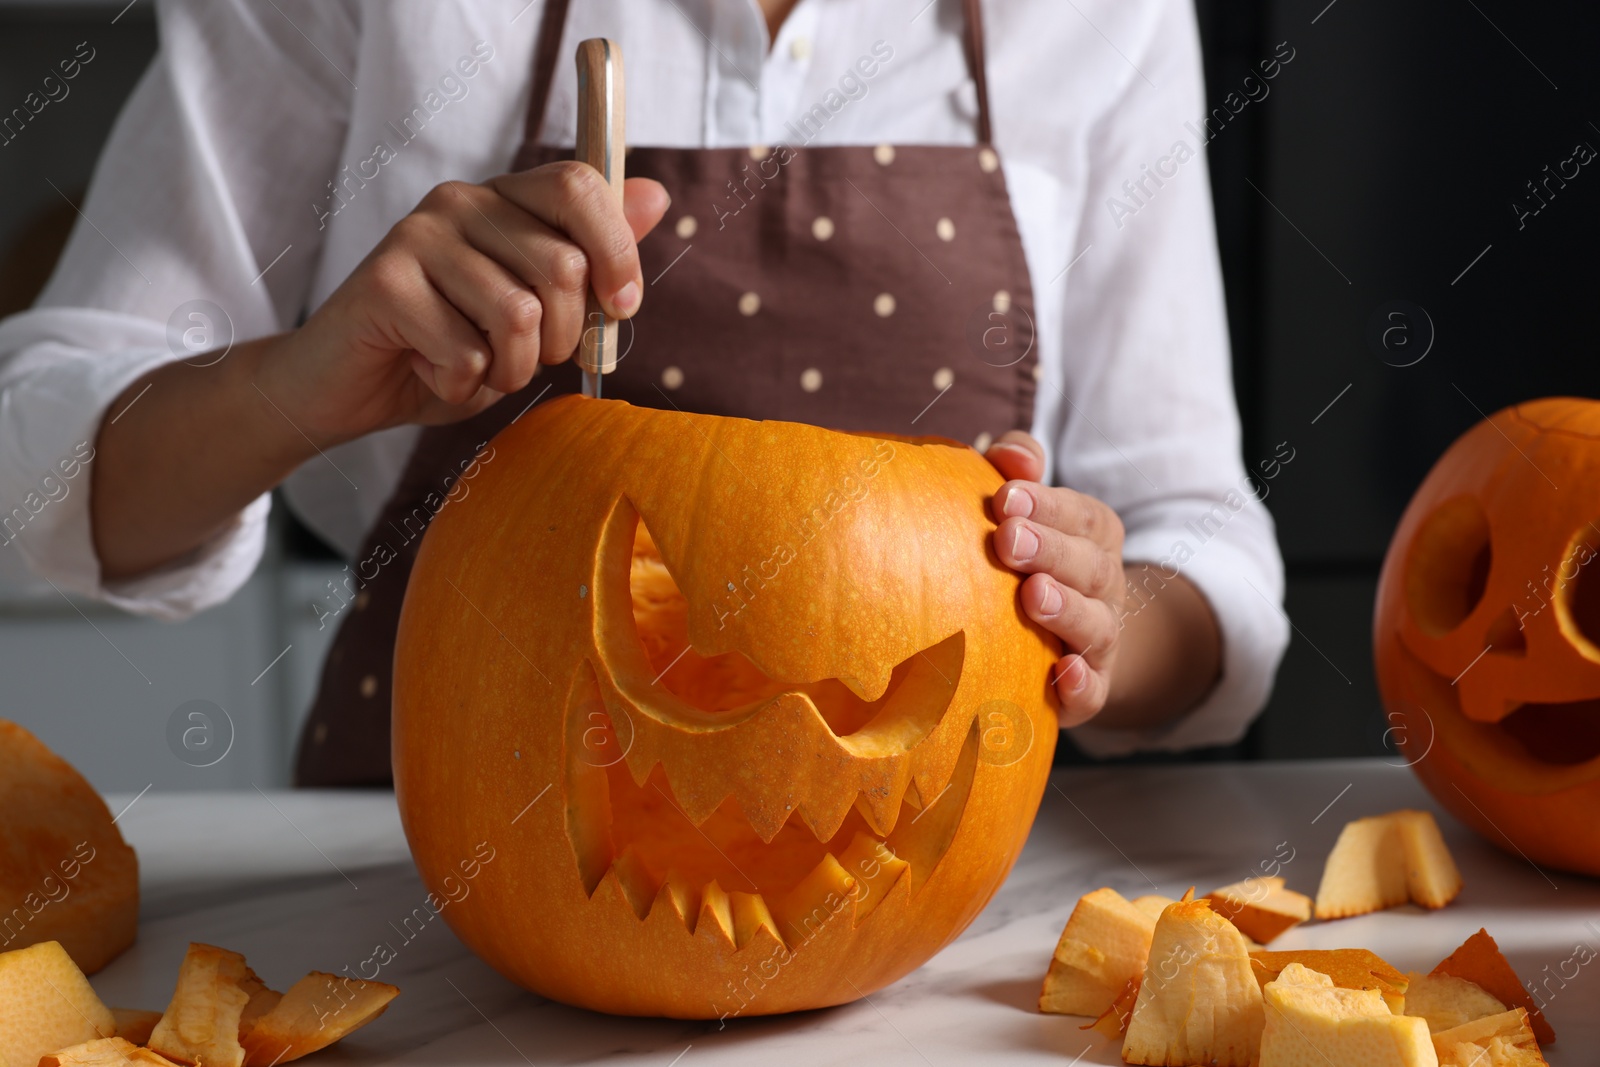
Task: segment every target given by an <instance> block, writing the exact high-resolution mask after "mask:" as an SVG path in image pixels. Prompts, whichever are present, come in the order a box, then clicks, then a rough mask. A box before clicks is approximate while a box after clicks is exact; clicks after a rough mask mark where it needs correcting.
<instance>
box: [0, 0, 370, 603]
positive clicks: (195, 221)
mask: <svg viewBox="0 0 1600 1067" xmlns="http://www.w3.org/2000/svg"><path fill="white" fill-rule="evenodd" d="M157 18H158V25H159V30H160V46H159V50H158V53H157V55H156V58H155V61H154V62H153V63H152V65H151V67H150V69H149V70H148V71H146V73H145V75H144V77H143V78H142V79H141V80H140V82H139V84H138V86H137V88H136V89H135V90H134V92H133V94H132V95H131V96H130V98H129V100H128V102H127V104H126V106H125V107H124V109H123V111H122V114H121V115H120V116H119V118H118V120H117V123H116V126H115V128H114V129H113V131H112V134H111V137H110V140H109V141H108V142H107V144H106V147H105V150H104V152H103V153H102V155H101V158H100V161H99V163H98V165H97V166H96V169H95V174H94V178H93V181H92V182H91V185H90V188H89V193H88V196H87V197H86V198H85V201H84V203H83V204H81V205H78V214H79V219H78V223H77V225H76V227H75V228H74V229H73V232H72V236H71V238H70V240H69V241H68V244H67V247H66V249H65V251H64V252H63V254H62V257H61V260H60V262H59V263H58V264H57V266H56V269H55V272H54V274H53V275H52V276H51V279H50V282H49V284H48V285H47V286H46V288H45V291H44V292H43V294H41V296H40V298H39V300H38V302H37V303H36V304H35V306H34V308H33V309H32V310H30V311H27V312H23V313H21V314H18V315H14V316H12V317H11V318H9V319H6V320H5V321H4V322H0V509H4V510H3V511H0V545H3V547H9V548H11V549H13V550H14V551H17V552H20V554H21V555H22V557H23V558H24V559H25V560H26V562H27V564H28V566H29V567H30V568H31V570H32V571H33V572H34V573H36V574H38V575H40V576H41V577H43V578H45V579H47V580H49V581H50V582H51V583H52V584H54V585H55V586H56V587H57V588H58V589H60V590H63V591H72V592H76V593H79V594H82V595H87V596H92V597H97V598H100V599H103V600H106V601H109V602H111V603H114V604H117V605H118V606H120V607H122V608H125V609H127V610H129V611H133V612H136V613H140V614H145V615H151V616H156V617H160V618H181V617H183V616H186V615H188V614H191V613H193V612H196V611H199V610H201V609H203V608H206V607H209V606H211V605H213V604H216V603H218V602H220V601H222V600H225V599H227V597H228V596H230V595H231V594H232V593H233V592H234V591H235V590H236V589H237V588H238V587H239V586H240V585H241V584H243V582H244V581H245V580H246V579H247V578H248V577H249V575H250V572H251V571H252V570H253V569H254V567H255V564H256V562H257V560H258V559H259V558H260V555H261V550H262V545H263V542H264V534H265V523H266V517H267V512H268V508H269V498H268V497H267V496H265V495H264V496H262V497H261V498H259V499H258V500H256V501H254V502H253V503H251V504H250V505H248V506H247V507H246V508H245V509H244V510H243V511H242V512H241V513H240V514H239V515H238V516H237V517H236V519H235V520H234V521H233V522H232V523H231V524H230V525H229V526H228V527H227V528H226V529H225V530H223V531H222V532H221V533H219V534H218V535H217V536H215V537H214V538H213V539H212V540H211V541H210V542H208V543H207V544H204V545H202V546H200V547H199V548H198V549H196V550H195V551H193V552H191V553H189V554H188V555H187V556H185V557H184V558H181V559H178V560H175V561H173V562H172V563H171V564H168V565H166V566H164V567H162V568H160V569H158V570H156V571H154V572H151V573H148V574H144V575H140V576H138V577H137V578H134V579H131V580H127V581H120V582H116V583H107V582H104V581H102V579H101V575H100V567H99V561H98V560H97V558H96V556H95V552H94V546H93V540H92V537H91V534H90V526H89V495H90V494H89V481H90V479H91V478H92V477H93V472H94V465H93V444H94V441H95V437H96V435H97V432H98V429H99V426H100V425H101V422H102V418H103V417H110V418H116V417H117V415H118V414H119V412H110V411H108V408H109V407H110V405H111V404H112V402H113V401H114V400H115V399H116V398H117V397H118V395H119V394H120V393H121V392H122V391H123V390H125V389H126V388H127V387H128V386H129V385H130V384H131V383H133V382H134V381H136V380H137V379H138V378H139V377H141V376H142V375H144V374H146V373H147V372H149V371H150V370H152V369H154V368H156V367H158V366H160V365H162V364H165V363H168V362H172V361H174V360H177V359H182V358H188V359H190V360H191V361H192V362H196V363H197V364H205V363H210V362H212V361H214V360H217V359H218V356H217V355H216V351H219V350H221V348H223V347H224V346H226V345H227V344H228V343H229V342H230V341H243V340H247V339H250V338H253V337H260V336H264V335H266V334H270V333H274V332H277V331H279V330H283V329H286V328H288V327H291V326H293V325H295V323H296V322H297V320H298V319H299V316H300V313H301V311H302V309H303V307H304V304H305V300H306V293H307V288H308V284H309V279H310V277H311V274H312V269H313V267H314V265H315V263H316V261H317V257H318V255H319V253H320V250H321V232H320V230H321V225H322V222H321V221H320V219H319V217H318V212H317V208H316V205H319V204H321V203H322V202H323V200H324V199H325V195H324V194H325V191H326V190H325V185H326V183H327V182H328V181H329V180H330V179H331V178H332V177H333V175H334V172H335V170H336V168H337V160H338V158H339V155H340V152H341V148H342V142H343V138H344V132H345V129H346V127H347V125H348V119H349V111H350V104H351V99H352V95H353V93H354V92H355V83H354V81H352V79H353V78H356V77H358V76H359V72H358V71H357V70H356V56H357V42H358V36H359V26H358V19H357V17H356V14H355V10H354V8H353V7H352V6H349V5H347V4H345V3H337V4H336V3H314V2H312V0H162V2H160V3H159V4H158V9H157ZM92 53H93V48H92V47H90V46H89V45H88V44H87V43H86V44H84V45H82V46H80V48H79V53H78V60H79V61H80V62H81V63H83V64H84V65H92V63H93V55H92ZM199 350H211V351H210V354H208V355H205V356H204V357H202V358H200V359H197V358H196V353H197V351H199ZM221 358H226V357H225V356H223V357H221ZM139 399H141V398H140V397H133V398H130V399H129V400H128V401H126V402H125V403H138V401H139ZM69 472H70V474H69Z"/></svg>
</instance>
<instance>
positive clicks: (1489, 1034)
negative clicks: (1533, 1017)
mask: <svg viewBox="0 0 1600 1067" xmlns="http://www.w3.org/2000/svg"><path fill="white" fill-rule="evenodd" d="M1433 1047H1434V1050H1435V1051H1436V1052H1437V1053H1438V1055H1439V1063H1440V1067H1540V1065H1543V1064H1545V1063H1546V1062H1547V1061H1546V1060H1545V1058H1544V1054H1543V1053H1541V1052H1540V1051H1539V1042H1538V1040H1537V1039H1536V1038H1535V1037H1534V1035H1533V1027H1532V1026H1531V1025H1530V1023H1529V1019H1528V1012H1527V1009H1525V1008H1513V1009H1512V1010H1510V1011H1507V1012H1502V1013H1500V1014H1499V1015H1488V1016H1485V1017H1484V1018H1482V1019H1475V1020H1473V1021H1472V1022H1470V1023H1463V1024H1462V1025H1460V1026H1456V1027H1452V1028H1450V1029H1448V1030H1444V1031H1442V1032H1439V1033H1435V1034H1434V1035H1433Z"/></svg>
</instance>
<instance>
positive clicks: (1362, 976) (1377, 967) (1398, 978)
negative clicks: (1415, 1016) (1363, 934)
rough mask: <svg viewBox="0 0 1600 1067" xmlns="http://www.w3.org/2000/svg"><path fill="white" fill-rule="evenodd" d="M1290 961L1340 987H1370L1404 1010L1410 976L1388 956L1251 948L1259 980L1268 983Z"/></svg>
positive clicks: (1399, 1012)
mask: <svg viewBox="0 0 1600 1067" xmlns="http://www.w3.org/2000/svg"><path fill="white" fill-rule="evenodd" d="M1291 963H1298V964H1300V965H1301V966H1302V967H1305V968H1307V969H1309V970H1311V971H1314V972H1316V973H1317V974H1321V975H1325V976H1327V978H1328V979H1329V980H1330V981H1331V982H1333V984H1334V985H1336V986H1338V987H1339V988H1341V989H1370V990H1374V991H1376V992H1377V993H1378V995H1379V996H1381V997H1382V998H1383V1002H1384V1004H1386V1005H1387V1006H1388V1008H1389V1011H1390V1012H1392V1013H1393V1014H1395V1015H1403V1014H1405V1003H1406V992H1407V988H1408V986H1407V978H1406V976H1405V975H1403V974H1401V973H1400V972H1399V971H1397V970H1395V968H1394V967H1392V966H1391V965H1390V964H1389V962H1388V961H1387V960H1385V959H1384V958H1383V957H1381V956H1379V955H1378V954H1377V953H1375V952H1372V951H1369V950H1368V949H1364V948H1332V949H1328V948H1303V949H1291V950H1289V951H1285V952H1269V951H1267V950H1266V949H1259V950H1252V951H1251V953H1250V966H1251V969H1252V970H1253V971H1254V973H1255V976H1256V981H1257V982H1259V983H1260V984H1261V985H1263V986H1264V985H1266V984H1267V983H1268V982H1270V981H1272V980H1273V979H1274V978H1276V977H1278V975H1279V974H1281V973H1282V972H1283V970H1284V968H1286V967H1288V966H1289V965H1290V964H1291Z"/></svg>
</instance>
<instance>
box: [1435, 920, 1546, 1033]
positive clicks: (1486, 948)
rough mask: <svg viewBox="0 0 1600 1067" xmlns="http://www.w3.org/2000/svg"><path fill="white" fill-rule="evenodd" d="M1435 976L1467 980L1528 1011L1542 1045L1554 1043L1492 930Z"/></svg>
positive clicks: (1481, 932)
mask: <svg viewBox="0 0 1600 1067" xmlns="http://www.w3.org/2000/svg"><path fill="white" fill-rule="evenodd" d="M1432 973H1434V974H1450V975H1454V976H1455V977H1457V978H1465V979H1466V980H1467V981H1469V982H1474V983H1476V984H1477V985H1479V986H1481V987H1482V988H1483V989H1484V991H1485V992H1487V993H1488V994H1489V995H1490V996H1492V997H1494V998H1495V999H1496V1000H1499V1001H1502V1002H1503V1003H1505V1004H1507V1005H1509V1006H1510V1007H1513V1008H1523V1009H1526V1011H1527V1012H1528V1022H1529V1024H1530V1025H1532V1027H1533V1033H1534V1036H1535V1037H1537V1038H1538V1039H1539V1044H1541V1045H1553V1044H1555V1040H1556V1032H1555V1030H1554V1029H1552V1028H1551V1026H1550V1023H1549V1020H1547V1019H1546V1018H1545V1017H1544V1013H1543V1012H1542V1011H1540V1010H1539V1006H1538V1005H1537V1004H1535V1003H1534V1002H1533V998H1532V997H1531V996H1529V995H1528V991H1527V990H1526V989H1524V988H1523V986H1522V980H1521V979H1519V978H1518V977H1517V972H1516V971H1514V970H1513V969H1512V967H1511V963H1510V961H1508V960H1507V959H1506V958H1505V956H1504V955H1503V954H1502V953H1501V952H1500V946H1499V945H1497V944H1495V941H1494V938H1492V937H1490V936H1489V931H1487V930H1483V929H1480V930H1479V931H1478V932H1477V933H1475V934H1473V935H1472V936H1471V937H1469V938H1467V939H1466V941H1464V942H1462V944H1461V947H1460V948H1458V949H1456V950H1455V951H1454V952H1452V953H1450V955H1448V956H1446V957H1445V958H1444V959H1443V960H1440V961H1439V965H1438V966H1437V967H1435V968H1434V969H1433V972H1432Z"/></svg>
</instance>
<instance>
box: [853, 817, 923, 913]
mask: <svg viewBox="0 0 1600 1067" xmlns="http://www.w3.org/2000/svg"><path fill="white" fill-rule="evenodd" d="M839 865H840V866H841V867H843V868H844V869H845V872H846V873H847V874H849V875H850V877H852V878H854V879H856V886H855V889H854V892H853V893H852V896H851V899H852V902H853V903H854V904H855V910H854V921H855V923H856V924H857V925H859V924H860V923H861V921H862V920H863V919H865V918H866V917H867V916H868V915H870V914H872V911H873V909H875V908H876V907H877V906H878V905H879V904H882V903H883V901H884V899H885V898H886V897H888V895H889V893H890V892H891V891H892V890H893V889H894V887H895V885H896V883H898V882H899V881H900V876H901V875H903V874H905V872H906V870H907V869H908V868H909V867H910V864H909V863H907V862H906V861H905V860H904V859H902V858H901V857H899V856H897V855H895V854H894V850H893V849H891V848H890V847H889V845H888V844H887V843H886V842H884V841H880V840H878V839H877V838H874V837H869V836H867V835H866V834H861V833H858V834H856V836H855V838H854V839H853V840H852V841H851V842H850V847H849V848H847V849H845V850H844V851H843V852H841V853H840V854H839Z"/></svg>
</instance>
